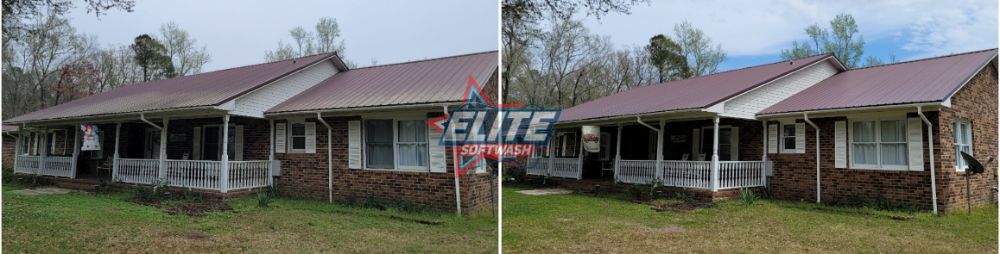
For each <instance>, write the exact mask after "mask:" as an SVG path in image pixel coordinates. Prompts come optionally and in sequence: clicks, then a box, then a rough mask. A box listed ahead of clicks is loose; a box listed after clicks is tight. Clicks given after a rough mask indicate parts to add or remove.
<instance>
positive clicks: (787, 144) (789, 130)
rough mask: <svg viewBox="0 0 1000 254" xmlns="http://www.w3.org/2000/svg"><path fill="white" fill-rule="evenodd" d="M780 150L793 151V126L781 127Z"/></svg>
mask: <svg viewBox="0 0 1000 254" xmlns="http://www.w3.org/2000/svg"><path fill="white" fill-rule="evenodd" d="M781 149H783V150H786V151H792V152H794V151H795V124H786V125H782V126H781Z"/></svg>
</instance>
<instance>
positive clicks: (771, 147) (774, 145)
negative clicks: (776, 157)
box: [767, 124, 780, 153]
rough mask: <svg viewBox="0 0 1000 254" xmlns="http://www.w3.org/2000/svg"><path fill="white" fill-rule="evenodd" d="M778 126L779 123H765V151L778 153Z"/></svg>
mask: <svg viewBox="0 0 1000 254" xmlns="http://www.w3.org/2000/svg"><path fill="white" fill-rule="evenodd" d="M778 126H780V125H777V124H768V125H767V153H778Z"/></svg>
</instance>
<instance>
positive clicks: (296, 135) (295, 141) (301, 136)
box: [289, 123, 306, 152]
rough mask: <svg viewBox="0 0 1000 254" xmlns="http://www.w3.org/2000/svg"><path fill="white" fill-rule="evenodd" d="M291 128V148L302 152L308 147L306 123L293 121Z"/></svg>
mask: <svg viewBox="0 0 1000 254" xmlns="http://www.w3.org/2000/svg"><path fill="white" fill-rule="evenodd" d="M290 128H291V129H292V131H291V132H290V135H289V137H290V138H291V141H292V148H291V149H289V150H291V151H293V152H302V151H305V149H306V124H305V123H292V124H291V126H290Z"/></svg>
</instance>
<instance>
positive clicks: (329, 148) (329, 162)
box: [316, 112, 333, 203]
mask: <svg viewBox="0 0 1000 254" xmlns="http://www.w3.org/2000/svg"><path fill="white" fill-rule="evenodd" d="M316 119H317V120H319V122H320V123H322V124H323V126H326V173H327V177H326V180H327V181H326V185H327V189H328V190H329V194H328V197H329V201H330V203H333V142H331V141H332V139H333V134H332V133H333V131H332V129H331V128H330V124H329V123H327V122H326V120H323V116H322V115H320V113H319V112H316Z"/></svg>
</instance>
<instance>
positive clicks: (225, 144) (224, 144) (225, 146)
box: [219, 114, 229, 193]
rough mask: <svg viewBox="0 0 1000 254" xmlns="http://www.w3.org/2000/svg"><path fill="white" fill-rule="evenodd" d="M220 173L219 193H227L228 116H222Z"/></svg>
mask: <svg viewBox="0 0 1000 254" xmlns="http://www.w3.org/2000/svg"><path fill="white" fill-rule="evenodd" d="M221 159H222V165H221V166H220V167H219V168H220V169H221V170H222V172H221V173H220V174H219V189H220V190H219V191H221V192H222V193H226V192H228V191H229V114H226V115H225V116H222V158H221Z"/></svg>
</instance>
